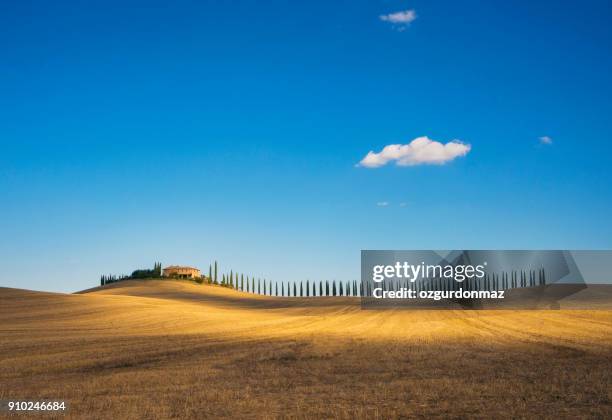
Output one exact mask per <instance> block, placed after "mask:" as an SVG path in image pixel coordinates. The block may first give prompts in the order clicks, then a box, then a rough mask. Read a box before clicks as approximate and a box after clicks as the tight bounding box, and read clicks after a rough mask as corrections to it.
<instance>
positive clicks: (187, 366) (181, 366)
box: [0, 280, 612, 419]
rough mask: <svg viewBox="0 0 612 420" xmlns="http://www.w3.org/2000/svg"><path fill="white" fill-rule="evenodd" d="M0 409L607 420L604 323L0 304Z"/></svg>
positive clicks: (291, 303) (144, 304)
mask: <svg viewBox="0 0 612 420" xmlns="http://www.w3.org/2000/svg"><path fill="white" fill-rule="evenodd" d="M0 330H1V337H2V338H1V340H0V384H1V386H0V400H6V399H56V400H65V401H67V403H68V405H69V410H68V413H67V414H68V417H74V418H92V419H100V418H207V417H232V418H277V417H283V418H319V417H321V418H347V419H348V418H356V417H357V418H398V417H423V418H428V417H432V416H440V417H451V418H459V417H486V418H492V417H506V418H510V417H512V418H517V417H540V418H542V417H543V418H553V417H554V418H559V417H560V418H589V417H590V418H611V417H612V310H591V311H587V310H557V311H552V310H549V311H546V310H542V311H516V310H515V311H511V310H503V311H502V310H491V311H464V310H437V311H436V310H406V309H403V310H402V309H395V310H382V311H374V310H361V308H360V305H359V299H358V298H346V297H345V298H341V297H336V298H275V297H263V296H254V295H250V294H244V293H241V292H237V291H233V290H229V289H225V288H221V287H216V286H208V285H197V284H194V283H191V282H188V281H168V280H161V281H153V280H148V281H126V282H121V283H117V284H114V285H112V286H107V287H105V288H101V289H92V290H91V291H88V292H87V293H82V294H54V293H42V292H31V291H25V290H18V289H6V288H4V289H0Z"/></svg>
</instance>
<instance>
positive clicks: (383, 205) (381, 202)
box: [376, 201, 389, 207]
mask: <svg viewBox="0 0 612 420" xmlns="http://www.w3.org/2000/svg"><path fill="white" fill-rule="evenodd" d="M376 205H377V206H378V207H387V206H388V205H389V202H388V201H379V202H378V203H376Z"/></svg>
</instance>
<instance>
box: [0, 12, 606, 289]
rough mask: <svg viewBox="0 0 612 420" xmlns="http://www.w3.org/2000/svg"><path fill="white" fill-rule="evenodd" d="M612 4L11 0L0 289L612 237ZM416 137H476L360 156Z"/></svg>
mask: <svg viewBox="0 0 612 420" xmlns="http://www.w3.org/2000/svg"><path fill="white" fill-rule="evenodd" d="M126 3H129V4H128V5H126ZM164 3H166V4H164ZM534 3H536V4H534ZM611 8H612V6H610V4H609V2H606V1H583V2H558V1H555V2H552V1H550V2H548V1H538V2H530V1H513V2H481V1H463V2H456V1H427V2H426V1H369V2H365V1H359V0H357V1H341V2H328V1H325V2H322V1H321V2H319V1H313V2H302V3H300V4H299V5H298V4H297V3H295V2H290V1H283V2H279V1H270V2H261V1H231V2H218V1H209V2H206V1H204V2H196V1H193V2H184V1H177V2H171V3H167V2H159V3H156V2H151V1H147V2H124V1H123V2H42V1H36V2H29V1H28V2H4V3H3V4H2V5H0V34H1V35H2V36H0V51H2V55H1V57H0V73H1V77H0V197H2V205H1V206H0V263H1V267H2V268H1V270H0V273H1V274H0V285H2V286H10V287H21V288H29V289H42V290H52V291H75V290H80V289H84V288H87V287H90V286H93V285H95V284H97V282H98V279H99V275H100V274H102V273H127V272H131V271H132V270H133V269H136V268H141V267H147V266H152V264H153V262H154V261H157V260H159V261H162V262H163V263H164V264H190V265H196V266H200V267H202V268H205V267H208V264H209V263H210V262H211V261H212V260H215V259H216V260H218V261H219V263H220V265H221V267H222V268H224V269H227V270H229V269H233V270H234V271H240V272H244V273H246V274H254V275H257V276H261V277H266V278H268V279H272V280H285V281H290V280H300V279H306V278H308V279H311V280H320V279H338V280H348V279H356V278H358V275H359V256H360V250H361V249H475V248H476V249H479V248H495V249H608V248H612V223H611V222H610V214H612V194H611V192H610V182H611V181H612V153H611V152H612V146H611V145H610V138H612V120H611V118H610V116H611V114H612V104H611V99H610V98H612V83H611V77H610V74H612V54H610V52H611V49H612V48H611V47H612V29H611V27H610V25H609V21H610V18H611V17H612V13H611ZM402 11H404V12H406V11H413V12H414V14H413V15H410V16H412V17H411V18H410V19H408V20H411V22H409V23H401V22H399V23H398V22H395V23H394V22H393V21H392V20H393V19H389V18H387V19H381V16H385V15H389V14H393V13H397V12H402ZM415 17H416V18H415ZM422 136H427V137H428V138H429V139H433V140H435V141H437V142H440V143H442V144H446V143H448V142H450V141H452V140H459V141H461V142H462V143H463V144H469V145H470V150H469V152H468V153H467V154H465V155H463V156H458V157H456V158H454V159H451V160H450V161H448V162H447V163H445V164H443V165H430V164H413V165H409V166H398V165H396V164H395V163H394V162H393V161H390V162H388V163H387V164H386V165H384V166H380V167H376V168H369V167H363V166H361V167H359V166H356V165H357V164H358V163H359V162H360V161H361V160H362V159H363V158H364V157H365V156H366V154H367V153H368V152H370V151H373V152H375V153H378V152H380V151H381V150H382V149H383V147H385V146H387V145H391V144H408V143H410V142H411V141H412V140H413V139H415V138H418V137H422ZM545 136H546V137H548V138H550V139H551V141H550V144H543V142H542V141H541V140H540V138H541V137H545ZM383 203H387V205H382V204H383ZM402 203H403V204H402Z"/></svg>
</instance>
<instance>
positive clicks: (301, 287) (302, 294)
mask: <svg viewBox="0 0 612 420" xmlns="http://www.w3.org/2000/svg"><path fill="white" fill-rule="evenodd" d="M302 296H304V290H303V286H302V280H300V297H302Z"/></svg>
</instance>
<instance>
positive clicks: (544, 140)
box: [538, 136, 553, 144]
mask: <svg viewBox="0 0 612 420" xmlns="http://www.w3.org/2000/svg"><path fill="white" fill-rule="evenodd" d="M538 140H540V144H552V143H553V140H552V138H550V137H548V136H542V137H538Z"/></svg>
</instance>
